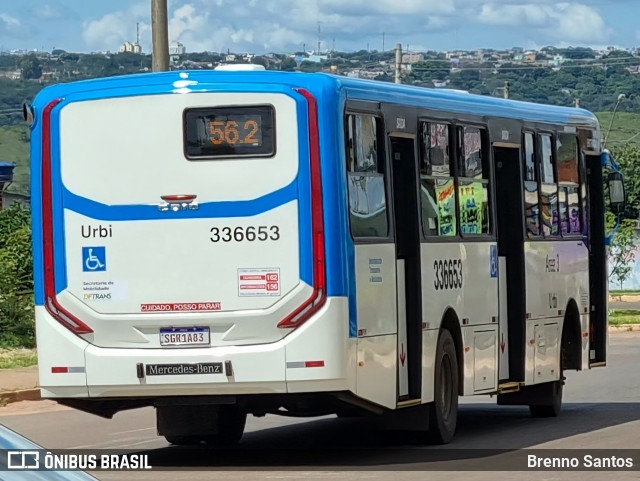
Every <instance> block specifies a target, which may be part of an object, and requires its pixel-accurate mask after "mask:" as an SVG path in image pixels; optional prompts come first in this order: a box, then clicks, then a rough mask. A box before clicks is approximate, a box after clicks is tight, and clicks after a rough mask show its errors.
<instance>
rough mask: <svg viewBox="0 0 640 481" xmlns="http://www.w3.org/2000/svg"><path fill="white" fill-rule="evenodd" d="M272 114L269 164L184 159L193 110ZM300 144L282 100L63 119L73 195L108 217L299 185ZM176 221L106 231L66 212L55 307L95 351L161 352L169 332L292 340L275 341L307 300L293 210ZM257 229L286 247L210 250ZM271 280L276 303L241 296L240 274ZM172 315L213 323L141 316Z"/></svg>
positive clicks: (69, 110)
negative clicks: (167, 199) (216, 234)
mask: <svg viewBox="0 0 640 481" xmlns="http://www.w3.org/2000/svg"><path fill="white" fill-rule="evenodd" d="M265 104H270V105H273V107H274V109H275V111H276V112H277V115H275V116H274V118H275V123H276V125H275V132H276V135H282V137H278V138H276V144H277V149H276V152H275V154H274V155H273V157H268V158H235V159H215V160H188V159H187V158H185V153H184V139H183V125H182V122H183V112H184V110H185V109H187V108H197V107H220V106H229V105H234V106H241V105H265ZM285 135H286V136H285ZM297 138H298V125H297V110H296V104H295V101H294V100H293V99H292V98H290V97H288V96H286V95H283V94H273V93H259V94H258V93H226V92H225V93H198V94H192V95H176V94H169V95H150V96H139V97H127V98H110V99H100V100H91V101H83V102H71V103H70V104H68V105H66V106H65V107H64V108H63V109H62V110H61V113H60V159H61V160H60V165H61V167H60V168H61V178H62V182H63V184H64V187H65V188H66V189H68V191H69V192H70V193H72V194H73V195H76V196H78V197H79V198H82V199H86V200H87V201H88V202H91V201H93V202H97V203H99V204H102V205H104V206H107V207H106V208H104V210H103V212H105V211H106V212H107V213H109V212H115V211H116V210H117V209H119V208H120V209H123V208H127V207H131V206H136V205H151V206H155V205H159V204H162V203H163V202H164V201H163V200H162V199H161V196H162V195H174V194H195V195H197V198H196V200H195V201H196V202H197V203H198V204H204V203H207V202H219V201H225V202H233V201H246V200H252V199H256V198H260V197H261V196H264V195H267V194H271V193H273V192H275V191H278V190H280V189H283V188H285V187H287V186H288V185H290V184H291V183H292V182H293V181H294V180H295V178H296V175H297V173H298V164H299V159H298V143H297V141H296V140H295V139H297ZM256 180H259V181H256ZM169 214H170V213H168V215H167V217H166V218H161V219H147V220H135V219H134V220H118V221H105V220H98V219H91V218H88V217H86V216H84V215H81V214H79V213H77V212H75V211H72V210H70V209H65V213H64V222H65V245H64V248H65V252H66V271H67V281H68V285H67V288H66V289H65V290H64V291H63V292H61V293H60V294H59V296H58V299H59V302H60V304H61V305H62V306H63V307H65V308H66V309H68V310H69V311H70V312H71V313H72V314H74V315H76V316H77V317H78V318H79V319H82V320H83V321H84V322H86V323H87V325H89V326H90V327H91V328H92V329H93V330H94V335H93V336H92V339H91V343H92V344H94V345H96V346H99V347H113V348H129V349H135V348H148V349H154V348H158V347H159V334H158V333H159V328H160V327H168V326H172V327H182V326H185V327H189V326H202V327H209V329H210V331H211V344H212V345H213V346H230V345H233V346H238V345H250V344H258V343H272V342H276V341H278V340H279V339H282V337H283V336H284V335H285V334H286V333H287V330H283V329H279V328H278V327H277V323H278V321H280V320H281V319H283V318H284V317H286V315H287V314H288V313H290V312H292V311H293V310H294V308H295V307H297V306H298V305H300V304H301V303H302V302H303V301H304V300H305V299H307V298H308V297H309V295H310V294H311V288H310V287H309V286H308V285H306V284H305V283H303V282H302V281H301V280H300V279H299V270H300V246H299V239H300V237H299V225H298V203H297V201H295V200H292V201H290V202H288V203H285V204H283V205H280V206H278V207H275V208H273V209H270V210H267V211H265V212H262V213H260V214H257V215H252V216H246V217H245V216H240V217H234V216H229V217H215V218H202V217H201V218H182V219H171V216H170V215H169ZM116 218H119V217H117V216H116ZM249 226H251V227H253V228H254V229H258V227H259V226H266V227H267V229H269V232H270V233H271V232H272V231H271V230H270V229H271V227H272V226H277V228H278V235H279V238H278V239H277V240H272V239H269V240H267V241H264V242H249V241H235V240H233V241H231V242H223V241H218V242H213V241H212V240H211V239H212V234H211V230H212V228H219V229H220V230H221V231H222V229H223V227H229V228H231V230H232V231H234V230H235V229H236V228H238V227H241V228H247V227H249ZM221 235H222V234H221ZM89 247H94V248H99V249H101V251H102V252H105V254H104V255H105V256H106V261H105V264H106V268H105V269H103V270H95V271H87V269H85V268H84V263H85V262H84V258H83V256H82V255H81V253H82V252H83V248H89ZM264 269H272V270H273V271H274V272H276V273H277V274H278V276H279V289H278V291H277V292H275V293H269V294H265V295H253V296H251V295H243V294H244V293H245V292H247V291H243V293H240V292H239V289H240V284H241V280H240V279H241V275H243V272H249V273H251V272H258V271H260V270H264ZM241 270H243V271H242V272H241ZM244 270H248V271H244ZM172 304H178V305H202V306H216V307H215V308H213V309H206V308H204V309H202V310H203V311H207V310H208V312H175V311H174V312H169V313H167V312H146V311H144V309H146V308H148V306H149V305H151V306H162V305H172ZM143 305H145V307H144V308H143ZM230 312H233V315H232V316H230V315H229V313H230ZM171 355H172V354H170V353H168V354H167V356H168V357H171Z"/></svg>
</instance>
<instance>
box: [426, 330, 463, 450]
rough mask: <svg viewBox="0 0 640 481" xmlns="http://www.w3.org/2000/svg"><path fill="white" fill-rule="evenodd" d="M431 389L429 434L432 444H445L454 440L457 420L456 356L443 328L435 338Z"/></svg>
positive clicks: (449, 336) (447, 334)
mask: <svg viewBox="0 0 640 481" xmlns="http://www.w3.org/2000/svg"><path fill="white" fill-rule="evenodd" d="M434 388H435V390H434V402H433V403H431V406H430V409H429V434H428V436H429V440H430V441H431V442H433V443H435V444H446V443H448V442H449V441H451V439H453V435H454V434H455V432H456V424H457V420H458V358H457V356H456V346H455V343H454V342H453V337H452V336H451V333H450V332H449V331H448V330H446V329H444V330H442V331H441V332H440V337H439V338H438V347H437V350H436V365H435V383H434Z"/></svg>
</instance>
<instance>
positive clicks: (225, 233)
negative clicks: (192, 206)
mask: <svg viewBox="0 0 640 481" xmlns="http://www.w3.org/2000/svg"><path fill="white" fill-rule="evenodd" d="M209 232H210V233H211V237H210V240H211V242H221V241H222V242H232V241H235V242H243V241H248V242H255V241H259V242H265V241H268V240H272V241H277V240H279V239H280V227H278V226H277V225H270V226H266V225H261V226H259V227H254V226H249V227H235V228H233V227H212V228H211V230H210V231H209Z"/></svg>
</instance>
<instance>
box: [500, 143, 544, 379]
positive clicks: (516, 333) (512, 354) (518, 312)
mask: <svg viewBox="0 0 640 481" xmlns="http://www.w3.org/2000/svg"><path fill="white" fill-rule="evenodd" d="M518 147H519V145H518V144H514V146H510V147H497V146H494V148H493V160H494V164H495V165H494V172H495V178H496V182H495V185H496V210H497V220H498V273H499V277H498V280H499V296H500V315H499V319H500V344H499V346H500V350H499V353H500V354H499V366H500V373H499V378H498V379H499V380H500V382H505V381H512V382H521V381H524V374H525V365H524V360H525V351H524V349H525V345H526V342H525V328H526V325H525V323H526V319H525V317H526V312H525V300H526V299H525V264H524V224H525V215H526V214H525V210H524V209H523V205H525V203H526V205H531V209H535V212H532V213H531V215H532V216H533V217H537V215H538V213H537V205H538V203H537V202H538V201H537V197H536V199H535V201H532V202H528V201H529V200H530V199H527V190H526V188H527V185H526V184H527V183H526V182H525V189H524V196H523V190H522V189H520V186H521V185H522V183H523V181H522V179H523V175H522V170H521V160H520V149H519V148H518ZM533 193H535V194H537V190H535V192H532V194H533ZM505 273H506V275H505Z"/></svg>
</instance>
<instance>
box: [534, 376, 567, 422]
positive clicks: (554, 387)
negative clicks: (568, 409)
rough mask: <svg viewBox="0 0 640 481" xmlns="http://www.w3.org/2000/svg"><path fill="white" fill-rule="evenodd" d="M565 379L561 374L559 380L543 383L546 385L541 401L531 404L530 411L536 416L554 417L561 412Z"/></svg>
mask: <svg viewBox="0 0 640 481" xmlns="http://www.w3.org/2000/svg"><path fill="white" fill-rule="evenodd" d="M562 385H563V381H562V376H560V380H559V381H554V382H549V383H545V384H541V385H540V388H542V386H544V393H542V396H541V398H542V399H541V400H540V402H536V404H530V405H529V412H530V413H531V416H533V417H534V418H553V417H556V416H558V415H559V414H560V410H561V409H562V391H563V388H562Z"/></svg>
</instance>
